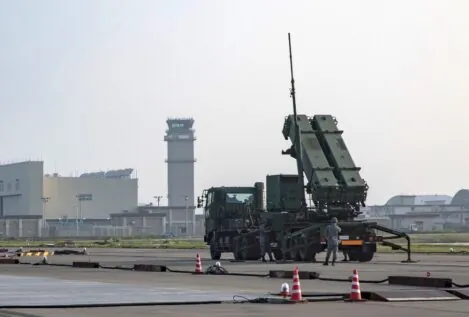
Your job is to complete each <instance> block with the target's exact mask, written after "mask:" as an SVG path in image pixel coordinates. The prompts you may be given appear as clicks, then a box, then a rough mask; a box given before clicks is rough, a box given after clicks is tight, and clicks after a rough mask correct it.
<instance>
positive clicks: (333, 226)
mask: <svg viewBox="0 0 469 317" xmlns="http://www.w3.org/2000/svg"><path fill="white" fill-rule="evenodd" d="M337 223H338V220H337V218H336V217H332V219H331V223H330V224H329V225H328V226H327V227H326V229H325V231H324V234H325V236H326V239H327V253H326V260H325V261H324V264H323V265H329V258H330V257H331V253H332V265H335V262H336V261H337V250H338V249H339V233H340V232H341V231H342V229H341V228H340V227H339V225H338V224H337Z"/></svg>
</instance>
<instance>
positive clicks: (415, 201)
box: [364, 189, 469, 232]
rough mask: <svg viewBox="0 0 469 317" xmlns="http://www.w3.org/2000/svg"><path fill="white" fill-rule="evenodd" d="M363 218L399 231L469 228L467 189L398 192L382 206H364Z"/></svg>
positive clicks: (468, 193) (468, 194) (468, 195)
mask: <svg viewBox="0 0 469 317" xmlns="http://www.w3.org/2000/svg"><path fill="white" fill-rule="evenodd" d="M364 219H369V220H370V221H376V220H380V222H381V223H384V222H387V224H388V226H389V227H391V228H393V229H397V230H402V231H417V232H422V231H424V232H426V231H438V230H468V231H469V190H468V189H461V190H459V191H458V192H457V193H456V194H455V195H454V196H453V197H451V196H448V195H398V196H394V197H392V198H390V199H389V200H388V201H387V202H386V204H385V205H382V206H369V207H368V208H366V212H365V215H364Z"/></svg>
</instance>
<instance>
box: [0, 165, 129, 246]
mask: <svg viewBox="0 0 469 317" xmlns="http://www.w3.org/2000/svg"><path fill="white" fill-rule="evenodd" d="M131 174H132V169H124V170H116V171H108V172H99V173H88V174H82V175H81V176H80V177H61V176H59V175H57V174H55V175H44V163H43V162H42V161H27V162H19V163H13V164H5V165H0V234H1V235H3V236H8V237H17V238H19V237H37V236H43V235H47V236H50V235H57V236H60V235H61V232H69V231H70V232H72V233H71V234H73V235H83V234H86V235H87V234H91V233H92V232H93V230H92V229H93V228H96V226H98V225H104V224H105V223H106V222H110V216H111V214H112V213H118V212H123V211H126V212H135V211H136V210H137V199H138V179H136V178H133V177H132V176H131ZM43 217H44V218H43ZM97 222H98V223H99V224H98V223H97Z"/></svg>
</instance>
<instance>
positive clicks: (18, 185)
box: [15, 178, 20, 190]
mask: <svg viewBox="0 0 469 317" xmlns="http://www.w3.org/2000/svg"><path fill="white" fill-rule="evenodd" d="M15 190H20V180H19V179H18V178H17V179H16V181H15Z"/></svg>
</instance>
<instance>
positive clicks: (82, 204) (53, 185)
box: [44, 169, 138, 219]
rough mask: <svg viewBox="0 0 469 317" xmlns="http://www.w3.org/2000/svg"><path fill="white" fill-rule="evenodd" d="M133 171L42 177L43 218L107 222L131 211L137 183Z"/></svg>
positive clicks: (134, 203)
mask: <svg viewBox="0 0 469 317" xmlns="http://www.w3.org/2000/svg"><path fill="white" fill-rule="evenodd" d="M132 172H133V170H132V169H123V170H115V171H107V172H98V173H85V174H82V175H80V176H79V177H63V176H59V175H57V174H53V175H45V176H44V198H45V199H46V200H47V202H45V206H44V217H45V218H46V219H107V218H109V217H110V215H111V214H112V213H117V212H123V211H127V212H134V211H136V208H137V201H138V180H137V178H133V177H132Z"/></svg>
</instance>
